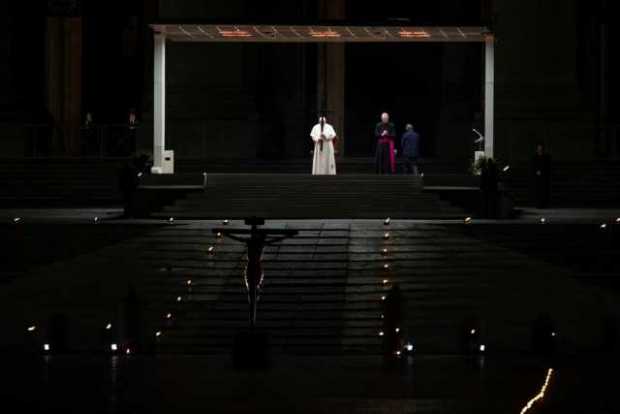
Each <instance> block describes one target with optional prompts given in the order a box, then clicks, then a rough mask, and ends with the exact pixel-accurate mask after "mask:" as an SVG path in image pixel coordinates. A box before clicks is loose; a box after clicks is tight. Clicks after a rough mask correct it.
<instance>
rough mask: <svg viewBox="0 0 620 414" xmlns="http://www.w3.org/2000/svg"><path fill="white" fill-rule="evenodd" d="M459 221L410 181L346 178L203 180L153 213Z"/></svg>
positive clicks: (304, 176) (276, 176)
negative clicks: (202, 185)
mask: <svg viewBox="0 0 620 414" xmlns="http://www.w3.org/2000/svg"><path fill="white" fill-rule="evenodd" d="M252 216H256V217H263V218H272V219H273V218H275V219H318V218H352V219H361V218H376V217H394V218H419V219H423V218H463V217H464V216H465V213H464V212H463V211H462V210H461V209H458V208H455V207H453V206H450V205H449V204H447V203H444V202H442V201H440V199H439V197H438V196H436V195H434V194H431V193H427V192H424V191H423V185H422V181H421V179H419V178H415V177H411V176H376V175H362V174H359V175H358V174H349V175H342V176H320V177H316V176H311V175H308V174H208V175H207V177H206V187H205V188H204V191H196V192H192V193H190V194H188V195H187V197H185V198H183V199H180V200H178V201H176V202H175V203H174V204H173V205H172V206H168V207H166V208H165V209H164V210H163V211H161V212H159V213H156V214H155V215H154V217H159V218H167V217H174V218H182V219H216V218H221V217H228V218H246V217H252Z"/></svg>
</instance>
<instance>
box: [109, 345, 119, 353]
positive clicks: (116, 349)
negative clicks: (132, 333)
mask: <svg viewBox="0 0 620 414" xmlns="http://www.w3.org/2000/svg"><path fill="white" fill-rule="evenodd" d="M110 351H112V352H116V351H118V345H117V344H110Z"/></svg>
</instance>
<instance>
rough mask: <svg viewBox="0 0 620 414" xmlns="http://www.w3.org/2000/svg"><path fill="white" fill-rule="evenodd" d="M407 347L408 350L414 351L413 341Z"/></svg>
mask: <svg viewBox="0 0 620 414" xmlns="http://www.w3.org/2000/svg"><path fill="white" fill-rule="evenodd" d="M405 349H406V350H407V351H408V352H412V351H413V345H412V344H411V343H408V344H407V345H406V346H405Z"/></svg>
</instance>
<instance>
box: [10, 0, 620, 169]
mask: <svg viewBox="0 0 620 414" xmlns="http://www.w3.org/2000/svg"><path fill="white" fill-rule="evenodd" d="M609 3H610V2H605V1H603V0H600V1H596V2H585V1H581V0H572V1H567V2H564V3H563V4H562V6H561V7H560V6H557V5H555V4H551V3H549V4H547V3H545V2H540V1H537V0H526V1H524V2H518V3H515V2H512V1H508V0H495V1H489V0H481V1H476V2H471V1H465V0H442V1H437V2H424V3H421V2H415V3H414V2H400V1H396V0H386V1H383V2H382V3H381V7H377V5H376V4H367V3H365V2H356V1H345V0H341V1H324V0H304V1H299V2H290V1H283V0H280V1H278V0H269V1H261V2H254V1H247V0H229V1H227V2H217V1H198V0H186V1H181V2H179V1H170V0H161V1H160V2H159V4H157V3H155V2H147V1H138V0H133V1H129V2H114V1H113V2H105V3H103V2H98V3H97V4H93V3H90V2H89V3H87V2H77V1H49V2H47V5H46V6H47V7H42V8H41V10H38V12H37V13H27V10H24V9H20V8H19V7H18V6H15V5H5V6H2V7H3V8H6V9H7V10H6V11H7V13H0V15H2V16H4V17H2V18H3V19H5V20H6V22H5V23H6V24H5V25H2V29H1V30H2V31H3V33H2V34H1V35H0V38H1V39H2V40H1V43H0V53H1V54H2V59H0V82H1V83H0V84H1V85H2V89H3V91H4V93H3V94H2V97H1V101H0V119H1V120H2V130H3V138H4V141H5V145H4V147H5V152H6V153H8V154H9V155H11V156H22V155H25V154H26V152H27V151H26V149H25V145H24V144H23V141H24V139H26V137H27V136H28V133H27V132H24V125H36V124H44V123H46V122H50V119H53V120H54V122H55V124H56V125H57V127H58V130H59V131H62V139H60V140H57V143H56V144H55V145H56V146H57V147H58V148H57V149H56V151H53V154H55V155H60V156H62V155H65V154H71V155H76V154H78V153H79V147H80V142H79V141H80V136H79V126H80V124H81V123H82V122H83V120H84V118H85V115H86V113H91V114H92V115H93V117H94V120H95V122H97V123H100V124H106V125H115V124H122V123H123V122H125V121H126V117H127V113H128V111H129V110H130V109H134V110H135V111H136V112H137V114H138V117H139V119H140V120H141V121H142V122H141V123H142V129H141V132H140V134H139V136H140V139H139V142H138V147H139V149H140V150H141V151H143V152H149V151H150V150H151V145H152V138H151V137H152V129H151V126H150V125H151V123H152V106H153V102H152V100H153V85H152V83H153V80H152V79H153V63H152V60H153V58H152V49H153V46H152V33H151V30H150V28H149V26H148V23H149V22H153V21H158V20H160V21H161V20H196V21H200V20H205V19H206V20H211V21H213V20H214V19H221V20H222V21H234V20H239V21H256V22H286V21H290V22H298V21H319V20H346V21H350V22H371V21H374V22H385V21H389V20H390V19H392V21H393V19H405V20H403V21H407V22H408V24H414V25H415V24H419V25H463V26H466V25H486V26H489V27H490V28H491V29H492V30H493V31H494V32H495V33H496V36H497V46H496V93H495V96H496V133H495V147H496V157H498V158H500V159H501V160H505V161H506V162H514V161H518V160H525V159H527V158H529V156H530V154H531V152H532V148H533V147H534V146H535V144H536V143H538V142H544V143H545V144H546V145H547V147H548V148H550V150H551V151H552V152H553V153H554V156H555V158H558V159H565V160H584V159H585V160H590V159H599V158H617V157H618V155H619V151H620V149H619V148H618V147H619V144H618V128H617V124H618V123H619V119H620V115H619V114H620V110H619V105H618V95H619V94H618V89H619V87H618V82H617V80H616V79H614V78H613V76H612V75H613V73H616V72H617V71H616V70H615V69H616V68H617V66H618V64H617V61H616V60H617V59H616V58H615V57H614V56H613V54H612V53H610V51H612V50H614V47H615V46H616V45H617V43H618V42H617V39H618V36H617V33H616V29H614V28H613V27H610V25H609V24H608V21H607V19H608V16H611V15H612V14H613V13H612V8H614V7H616V6H613V5H610V4H609ZM11 4H12V3H11ZM25 27H27V28H28V29H27V30H26V29H25ZM483 62H484V56H483V50H482V46H480V45H476V44H404V45H401V44H394V45H379V44H351V45H328V46H325V45H316V44H298V45H297V44H170V45H169V48H168V67H167V82H168V85H167V93H168V95H167V96H168V98H167V99H168V100H167V114H168V124H167V136H168V146H169V147H170V149H173V150H175V153H176V156H177V158H178V159H183V158H207V159H208V158H228V159H254V158H259V159H266V160H278V159H300V158H306V157H308V151H309V150H310V142H309V139H308V131H309V129H310V127H311V126H312V124H313V122H314V121H315V119H316V116H317V115H318V113H319V112H326V113H327V114H328V116H329V117H330V118H331V121H332V122H333V123H334V124H335V126H336V128H337V132H338V133H339V135H341V137H342V138H343V139H342V142H341V148H340V150H341V153H342V154H344V155H345V156H351V157H358V156H359V157H364V156H369V155H370V154H372V152H373V150H374V148H373V137H372V125H373V124H374V123H375V122H376V121H377V118H378V116H379V114H380V113H381V112H382V111H389V112H390V113H392V115H393V119H394V121H395V122H396V123H397V126H398V127H400V129H401V130H402V129H403V127H404V124H405V123H409V122H410V123H413V124H414V125H416V127H417V129H418V130H419V131H420V133H421V135H422V136H423V137H424V140H423V145H422V152H423V155H424V156H425V157H426V158H436V159H440V160H446V161H462V160H463V159H468V158H470V157H471V152H472V150H473V144H472V141H473V139H474V138H475V137H474V136H473V134H472V132H471V130H472V128H474V127H480V125H481V124H482V122H483V119H482V117H483V114H482V112H483V111H482V107H483V104H484V102H483V99H484V94H483V82H484V64H483ZM23 68H26V69H23Z"/></svg>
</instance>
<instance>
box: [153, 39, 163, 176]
mask: <svg viewBox="0 0 620 414" xmlns="http://www.w3.org/2000/svg"><path fill="white" fill-rule="evenodd" d="M154 68H155V69H154V77H153V102H154V108H153V122H154V124H153V173H155V174H161V173H162V164H163V160H164V150H165V149H166V35H165V34H163V33H155V44H154Z"/></svg>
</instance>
